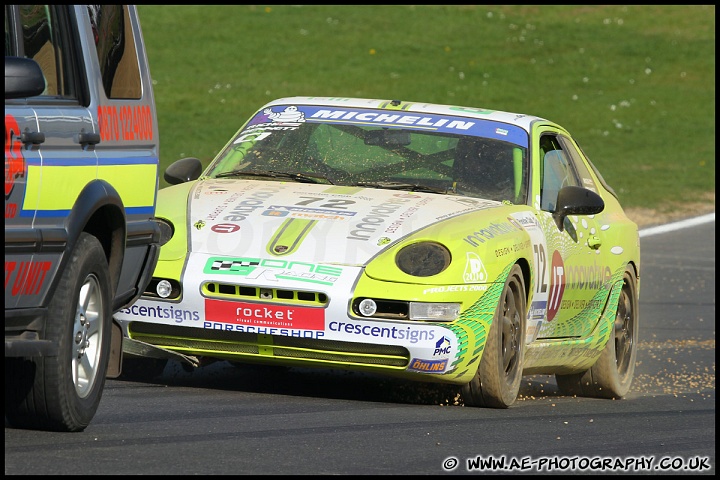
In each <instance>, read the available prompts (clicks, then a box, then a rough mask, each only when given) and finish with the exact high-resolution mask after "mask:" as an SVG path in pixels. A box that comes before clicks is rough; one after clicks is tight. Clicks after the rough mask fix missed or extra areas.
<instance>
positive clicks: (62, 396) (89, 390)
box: [5, 233, 112, 432]
mask: <svg viewBox="0 0 720 480" xmlns="http://www.w3.org/2000/svg"><path fill="white" fill-rule="evenodd" d="M111 322H112V291H111V283H110V274H109V271H108V264H107V259H106V258H105V252H104V250H103V248H102V246H101V245H100V242H99V241H98V240H97V239H96V238H95V237H94V236H92V235H89V234H87V233H82V234H81V235H80V237H79V238H78V242H77V244H76V245H75V248H74V250H73V252H72V254H71V256H70V259H69V262H68V265H67V268H65V271H64V272H63V273H62V277H61V279H60V283H59V285H58V287H57V290H56V291H55V293H54V295H53V299H52V300H51V302H50V305H49V307H48V312H47V321H46V324H45V334H44V338H45V339H47V340H50V341H52V342H53V343H55V344H57V345H58V355H57V357H33V358H6V359H5V419H6V422H7V423H8V425H9V426H11V427H17V428H31V429H41V430H55V431H71V432H77V431H82V430H84V429H85V427H87V426H88V424H89V423H90V421H91V420H92V418H93V417H94V416H95V412H96V411H97V408H98V405H99V404H100V398H101V396H102V391H103V388H104V386H105V374H106V372H107V367H108V360H109V358H110V357H109V355H110V337H111Z"/></svg>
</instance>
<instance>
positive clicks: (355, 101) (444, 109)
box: [261, 96, 559, 132]
mask: <svg viewBox="0 0 720 480" xmlns="http://www.w3.org/2000/svg"><path fill="white" fill-rule="evenodd" d="M275 105H316V106H329V107H345V108H373V109H386V110H396V111H402V112H405V113H407V112H414V113H423V114H435V115H452V116H456V117H457V116H460V117H468V118H477V119H481V120H493V121H497V122H503V123H509V124H512V125H517V126H518V127H521V128H523V129H524V130H526V131H528V132H530V129H531V127H532V124H533V123H535V122H537V121H540V122H543V123H546V124H550V125H554V126H558V127H559V125H557V124H555V123H554V122H551V121H549V120H547V119H545V118H542V117H538V116H535V115H527V114H524V113H512V112H504V111H500V110H492V109H485V108H478V107H467V106H459V105H440V104H435V103H423V102H406V101H401V100H387V99H385V100H380V99H371V98H352V97H347V98H345V97H303V96H298V97H286V98H278V99H276V100H273V101H271V102H269V103H267V104H266V105H264V106H263V108H261V110H262V109H264V108H268V107H272V106H275Z"/></svg>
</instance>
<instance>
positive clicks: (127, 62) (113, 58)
mask: <svg viewBox="0 0 720 480" xmlns="http://www.w3.org/2000/svg"><path fill="white" fill-rule="evenodd" d="M87 9H88V14H89V16H90V23H91V24H92V29H93V36H94V37H95V48H96V50H97V56H98V62H99V64H100V72H101V73H102V80H103V87H104V88H105V95H106V96H107V97H108V98H115V99H139V98H141V97H142V86H141V82H140V68H139V67H138V59H137V55H136V52H135V38H134V37H133V32H132V29H131V24H130V20H129V17H128V12H127V7H126V6H125V5H88V6H87Z"/></svg>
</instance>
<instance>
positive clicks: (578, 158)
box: [559, 136, 598, 193]
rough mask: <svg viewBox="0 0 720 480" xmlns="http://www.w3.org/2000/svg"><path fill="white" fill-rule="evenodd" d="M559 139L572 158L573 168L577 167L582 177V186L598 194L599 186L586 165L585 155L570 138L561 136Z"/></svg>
mask: <svg viewBox="0 0 720 480" xmlns="http://www.w3.org/2000/svg"><path fill="white" fill-rule="evenodd" d="M559 139H560V141H561V142H562V145H563V148H564V149H565V151H566V152H567V153H568V154H569V155H570V158H571V159H572V163H573V166H574V167H575V170H576V171H577V173H578V176H579V177H580V184H581V186H583V187H585V188H587V189H588V190H592V191H593V192H595V193H597V191H598V189H597V185H595V180H593V178H592V175H590V170H589V169H588V167H587V165H586V164H585V160H584V159H583V155H582V154H581V153H580V151H579V150H578V148H577V147H576V146H575V143H573V142H572V141H571V140H570V139H569V138H566V137H563V136H560V137H559Z"/></svg>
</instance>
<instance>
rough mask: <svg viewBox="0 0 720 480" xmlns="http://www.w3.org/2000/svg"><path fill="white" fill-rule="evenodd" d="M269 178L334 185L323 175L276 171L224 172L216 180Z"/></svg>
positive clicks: (216, 176)
mask: <svg viewBox="0 0 720 480" xmlns="http://www.w3.org/2000/svg"><path fill="white" fill-rule="evenodd" d="M243 176H247V177H269V178H289V179H291V180H295V181H296V182H303V183H329V184H331V185H334V184H333V182H331V181H330V180H329V179H328V178H326V177H323V176H322V175H308V174H307V173H291V172H278V171H275V170H266V171H263V172H257V171H251V170H233V171H231V172H223V173H218V174H217V175H215V178H224V177H243Z"/></svg>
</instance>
